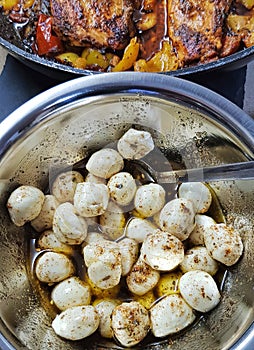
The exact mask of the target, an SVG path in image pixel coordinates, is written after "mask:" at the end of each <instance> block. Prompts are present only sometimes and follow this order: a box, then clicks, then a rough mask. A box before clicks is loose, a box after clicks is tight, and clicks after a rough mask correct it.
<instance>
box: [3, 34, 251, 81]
mask: <svg viewBox="0 0 254 350" xmlns="http://www.w3.org/2000/svg"><path fill="white" fill-rule="evenodd" d="M0 45H1V46H2V47H3V48H4V49H6V50H7V51H8V52H9V53H10V54H11V55H13V56H14V57H16V58H17V59H19V60H21V61H25V62H26V64H28V63H29V62H31V63H32V64H37V65H39V66H42V67H44V68H46V69H47V68H48V69H54V70H56V71H59V72H60V73H61V72H62V73H69V74H72V75H74V76H75V75H76V76H89V75H96V74H102V73H105V72H98V71H92V70H87V69H78V68H74V67H71V66H68V65H64V64H61V63H58V62H55V61H53V60H49V59H46V58H44V57H40V56H38V55H36V54H33V53H30V52H27V51H25V50H24V49H21V48H19V47H18V46H16V45H14V44H12V43H10V42H9V41H7V40H5V39H3V38H2V37H0ZM252 57H253V58H252ZM251 59H253V60H254V46H251V47H249V48H244V49H242V50H241V51H237V52H236V53H233V54H231V55H229V56H227V57H223V58H220V59H217V60H215V61H212V62H209V63H204V64H199V65H195V66H192V67H186V68H180V69H177V70H174V71H168V72H158V74H166V75H170V76H176V77H185V76H186V77H187V76H189V75H193V74H194V75H197V74H199V73H203V72H211V71H214V70H219V69H228V70H230V69H231V70H233V69H232V68H231V65H233V64H234V63H237V62H239V61H240V62H243V63H242V64H241V63H240V64H239V66H244V65H246V63H247V60H249V61H250V60H251ZM245 61H246V62H245Z"/></svg>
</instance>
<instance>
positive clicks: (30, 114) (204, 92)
mask: <svg viewBox="0 0 254 350" xmlns="http://www.w3.org/2000/svg"><path fill="white" fill-rule="evenodd" d="M120 92H125V93H129V92H132V93H133V92H135V93H140V94H145V93H152V94H153V93H158V94H162V96H165V97H167V96H171V97H172V96H175V98H176V99H177V98H182V99H184V100H185V101H187V102H189V103H190V102H191V104H193V105H196V106H200V107H203V108H205V109H207V110H208V111H209V110H210V111H212V112H213V113H214V114H215V115H216V118H217V119H218V121H219V122H221V123H222V124H224V125H226V126H227V127H229V129H230V130H231V131H233V132H234V133H235V135H237V136H238V137H239V138H240V139H241V141H244V142H245V143H246V144H247V145H248V147H249V148H250V149H251V150H252V151H253V152H254V119H253V118H252V117H251V116H249V115H248V114H246V113H245V112H244V111H243V110H242V109H241V108H240V107H238V106H237V105H235V104H234V103H233V102H231V101H229V100H228V99H226V98H225V97H223V96H221V95H219V94H218V93H216V92H214V91H212V90H210V89H208V88H206V87H203V86H201V85H199V84H197V83H194V82H191V81H188V80H185V79H182V78H179V77H171V76H167V75H161V74H156V73H137V72H121V73H111V74H107V73H103V74H101V75H93V76H89V77H87V76H84V77H79V78H75V79H73V80H69V81H67V82H64V83H61V84H58V85H56V86H54V87H52V88H50V89H48V90H46V91H44V92H42V93H40V94H38V95H37V96H35V97H33V98H32V99H30V100H28V101H27V102H25V103H24V104H23V105H21V106H20V107H18V108H17V109H16V110H15V111H13V112H12V113H11V114H10V115H9V116H7V117H6V118H5V119H4V120H3V121H2V122H1V123H0V125H1V128H0V156H2V154H3V153H4V152H5V151H6V149H7V148H8V147H9V145H10V144H12V143H13V142H14V141H15V139H16V138H18V135H19V133H20V131H21V130H23V129H24V128H26V127H28V126H29V125H31V124H34V123H37V122H38V121H39V119H40V117H41V116H42V115H46V114H48V113H50V111H53V110H54V109H56V108H59V107H61V106H64V105H67V104H69V103H71V102H74V101H77V100H78V99H81V98H85V97H91V96H98V95H100V94H102V95H103V94H104V95H106V94H110V93H120Z"/></svg>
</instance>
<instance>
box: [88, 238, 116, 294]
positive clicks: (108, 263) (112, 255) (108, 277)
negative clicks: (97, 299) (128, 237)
mask: <svg viewBox="0 0 254 350" xmlns="http://www.w3.org/2000/svg"><path fill="white" fill-rule="evenodd" d="M83 255H84V261H85V264H86V266H87V267H88V269H87V273H88V276H89V278H90V279H91V281H92V282H93V283H94V284H95V285H96V286H98V287H99V288H101V289H109V288H112V287H114V286H116V285H117V284H118V283H119V282H120V278H121V274H122V260H121V253H120V250H119V247H118V244H117V243H115V242H110V241H106V240H105V241H100V242H93V243H90V244H88V245H87V246H85V247H84V249H83Z"/></svg>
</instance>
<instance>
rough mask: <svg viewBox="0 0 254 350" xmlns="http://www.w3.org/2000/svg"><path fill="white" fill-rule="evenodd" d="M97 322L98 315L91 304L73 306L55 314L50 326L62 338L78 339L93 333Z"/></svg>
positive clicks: (97, 324) (98, 320)
mask: <svg viewBox="0 0 254 350" xmlns="http://www.w3.org/2000/svg"><path fill="white" fill-rule="evenodd" d="M99 323H100V318H99V315H98V313H97V311H96V310H95V308H94V307H93V306H91V305H87V306H74V307H71V308H69V309H67V310H65V311H63V312H61V313H60V314H59V315H57V316H56V318H55V319H54V320H53V322H52V327H53V329H54V331H55V333H56V334H57V335H59V336H60V337H62V338H65V339H69V340H80V339H83V338H86V337H88V336H89V335H91V334H92V333H94V332H95V331H96V330H97V328H98V327H99Z"/></svg>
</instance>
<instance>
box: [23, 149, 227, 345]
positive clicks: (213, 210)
mask: <svg viewBox="0 0 254 350" xmlns="http://www.w3.org/2000/svg"><path fill="white" fill-rule="evenodd" d="M111 147H112V145H111ZM145 158H146V159H145V160H146V162H148V163H149V164H151V165H152V166H153V168H154V169H156V170H157V171H167V170H171V169H174V170H178V169H183V168H185V165H184V163H183V162H182V160H181V157H180V156H179V154H176V153H172V154H165V152H164V153H163V152H162V151H161V150H160V149H158V148H155V149H154V150H153V151H152V152H150V154H149V155H148V156H146V157H145ZM86 163H87V159H83V160H81V161H79V162H78V163H76V164H74V165H73V166H72V167H68V168H66V170H70V169H72V170H76V171H79V172H80V173H81V174H82V175H83V176H85V175H86V174H87V171H86V169H85V164H86ZM122 171H128V172H130V173H131V174H132V175H133V177H134V178H135V179H136V181H137V183H139V184H146V183H149V182H150V181H151V179H147V178H146V177H143V176H142V174H140V172H136V169H135V166H134V167H132V166H131V163H130V162H125V167H124V169H123V170H122ZM61 172H63V170H62V171H61ZM56 175H58V174H57V172H56V174H55V175H54V176H53V177H52V181H54V178H55V177H56ZM207 186H208V187H209V190H210V192H211V193H212V204H211V206H210V208H209V211H208V212H207V213H206V214H207V215H208V216H211V217H212V218H213V219H214V220H215V221H216V222H217V223H221V222H225V217H224V213H223V210H222V208H221V206H220V203H219V200H218V198H217V197H216V194H215V192H214V191H213V189H212V188H211V186H210V185H209V184H207ZM50 187H51V184H50V185H49V188H47V189H45V193H50ZM163 187H164V189H165V192H166V202H167V201H169V200H171V199H174V198H176V197H177V188H178V186H177V185H176V184H163ZM132 210H133V204H131V205H129V206H128V207H127V208H126V212H125V216H126V220H127V222H128V220H131V218H132V217H133V212H132ZM27 228H28V235H27V244H26V247H27V251H26V256H27V268H28V272H29V277H30V281H31V284H32V286H33V288H34V290H35V291H36V293H37V294H38V295H39V298H40V302H41V305H42V306H43V308H44V309H45V310H46V312H47V314H48V315H49V316H50V317H51V318H52V320H53V319H54V318H55V316H56V315H57V314H58V313H60V311H59V310H58V309H57V308H56V306H55V305H54V303H53V302H52V301H51V291H52V289H53V285H48V284H45V283H41V282H39V280H38V279H37V278H36V275H35V264H36V260H37V258H38V257H39V256H40V255H41V254H43V253H44V252H45V250H41V249H40V248H38V244H37V239H38V237H39V234H38V233H37V232H35V231H34V230H33V229H32V227H31V226H30V225H27ZM100 230H101V228H100V226H99V224H95V226H93V227H90V229H89V231H90V232H94V231H96V232H100ZM121 238H122V237H121ZM121 238H120V239H121ZM184 245H185V249H188V248H189V247H190V246H188V242H187V243H186V242H185V243H184ZM69 256H70V257H71V260H72V261H73V262H74V265H75V268H76V276H78V277H79V278H80V279H81V280H86V266H85V263H84V258H83V255H82V247H81V246H74V248H73V249H71V252H70V255H69ZM173 273H175V274H176V275H177V274H179V276H180V274H181V271H180V269H177V270H174V271H173ZM226 276H227V270H226V268H225V267H223V266H220V268H219V271H218V272H217V273H216V275H215V276H213V277H214V279H215V281H216V283H217V285H218V288H219V290H220V291H222V289H223V284H224V282H225V279H226ZM173 283H175V289H174V290H172V293H179V289H178V285H177V284H178V281H177V280H176V281H173ZM119 286H120V289H119V290H118V291H117V293H114V291H112V293H113V294H112V295H111V294H108V295H107V293H106V297H109V298H111V299H114V298H115V299H117V300H120V301H121V302H126V301H133V300H135V297H134V296H133V294H131V292H130V291H129V290H128V288H127V285H126V281H125V277H122V278H121V281H120V284H119ZM152 292H153V294H154V297H155V301H153V303H152V304H151V305H154V304H155V303H157V302H158V301H159V300H160V299H161V298H163V296H159V295H158V293H157V291H156V287H155V288H154V289H153V291H152ZM104 295H105V294H104ZM100 297H103V294H102V295H101V296H100V295H98V294H96V293H95V294H92V301H91V303H93V302H94V301H95V300H96V299H98V298H100ZM151 305H150V306H151ZM202 317H203V315H202V313H199V312H196V319H195V321H194V323H193V324H192V325H190V326H188V327H187V328H185V329H184V330H182V331H180V332H178V333H176V334H173V335H171V336H170V337H169V336H167V337H166V338H159V339H158V338H155V337H154V336H153V335H152V334H151V333H149V334H148V336H147V337H146V338H145V339H144V340H143V341H142V342H141V343H140V344H139V345H138V346H137V347H139V348H142V347H144V346H148V345H154V344H161V343H165V342H168V339H169V338H170V339H172V340H173V339H176V338H177V337H178V336H179V335H181V334H183V333H185V332H188V331H189V330H190V328H192V327H193V326H195V325H196V324H197V323H198V322H199V321H200V320H201V318H202ZM90 337H91V338H92V339H91V342H92V341H93V339H96V344H100V342H101V344H103V343H104V342H105V341H106V340H105V339H103V338H102V337H100V335H99V332H98V331H97V332H96V334H94V335H92V336H90ZM116 344H118V343H117V340H116ZM109 348H111V347H109Z"/></svg>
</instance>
